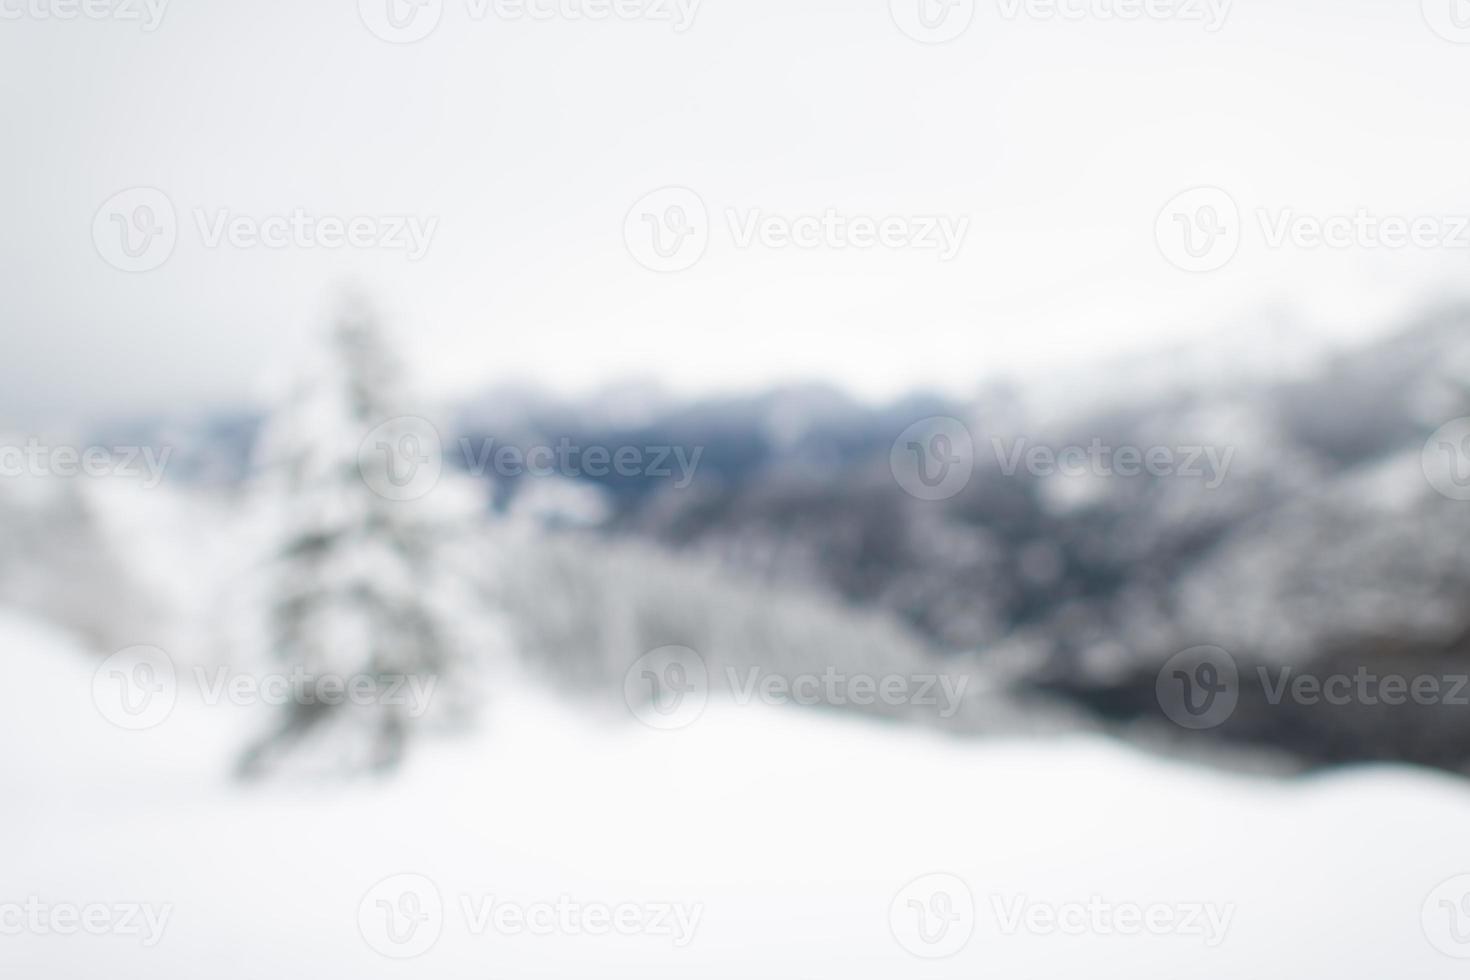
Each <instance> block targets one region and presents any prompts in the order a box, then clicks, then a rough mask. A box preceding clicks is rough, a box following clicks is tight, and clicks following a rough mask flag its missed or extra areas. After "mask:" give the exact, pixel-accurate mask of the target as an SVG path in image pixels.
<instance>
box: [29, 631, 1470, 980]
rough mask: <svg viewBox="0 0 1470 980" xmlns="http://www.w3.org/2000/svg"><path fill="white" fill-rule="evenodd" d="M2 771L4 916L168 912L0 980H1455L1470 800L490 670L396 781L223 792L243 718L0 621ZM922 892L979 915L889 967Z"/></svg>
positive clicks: (1393, 779)
mask: <svg viewBox="0 0 1470 980" xmlns="http://www.w3.org/2000/svg"><path fill="white" fill-rule="evenodd" d="M0 637H3V645H4V647H5V648H6V651H7V652H6V655H5V656H6V663H7V666H8V670H7V672H6V676H7V683H6V684H5V685H4V687H3V688H0V704H3V710H0V718H3V725H4V730H5V733H6V735H7V738H6V744H7V746H8V749H9V750H8V751H7V752H5V753H4V754H3V756H0V781H3V785H4V787H5V790H6V796H5V798H6V801H7V802H6V804H5V805H4V806H0V840H3V841H4V842H5V847H4V854H5V858H4V862H3V874H0V906H3V905H4V903H22V902H25V901H26V900H27V899H28V898H29V897H30V896H38V897H39V898H40V899H42V900H43V901H47V902H52V903H59V902H73V903H77V904H87V903H91V902H103V903H123V902H141V903H153V904H155V905H169V906H171V907H172V914H171V917H170V919H169V920H168V923H167V927H166V931H165V933H164V935H163V938H162V940H161V941H160V942H158V943H157V944H156V945H154V946H152V947H146V946H145V945H144V944H143V942H142V941H141V940H140V939H139V938H136V937H128V936H117V935H112V936H88V935H74V936H59V935H43V936H36V935H28V934H22V935H18V936H17V935H0V976H4V977H17V978H32V977H34V978H43V977H44V978H57V980H70V978H76V980H83V978H94V977H108V978H111V980H145V978H147V980H173V978H180V980H182V978H198V977H208V978H211V980H234V978H274V980H287V978H303V980H304V978H322V977H351V978H375V977H420V976H422V977H436V978H475V980H491V978H518V977H629V978H633V977H637V978H643V980H646V978H651V977H671V978H672V977H679V978H693V977H732V978H733V977H740V978H749V977H753V976H761V977H767V978H785V977H792V978H797V977H801V978H817V977H834V978H836V977H841V978H858V977H885V978H887V977H936V978H938V977H965V978H972V980H978V978H1000V977H1005V978H1028V977H1035V978H1055V977H1065V976H1079V977H1084V976H1085V977H1128V978H1143V977H1158V978H1184V977H1189V978H1215V977H1219V978H1239V977H1251V978H1255V980H1269V978H1276V977H1280V978H1301V977H1308V976H1322V977H1333V978H1336V980H1352V978H1364V980H1368V978H1372V980H1378V978H1383V977H1398V976H1402V977H1415V978H1425V980H1432V978H1436V977H1460V976H1463V975H1464V970H1465V964H1464V962H1463V961H1459V960H1456V959H1452V958H1450V957H1449V956H1446V955H1445V954H1443V953H1441V952H1439V951H1438V950H1436V949H1435V948H1434V947H1433V946H1432V945H1431V944H1430V942H1429V941H1428V940H1427V939H1426V938H1425V935H1424V932H1423V929H1422V927H1421V907H1422V906H1423V905H1424V903H1425V901H1426V898H1427V897H1428V896H1429V894H1430V892H1431V891H1432V890H1433V889H1435V887H1436V886H1437V885H1439V884H1440V883H1441V882H1443V881H1444V880H1446V879H1448V878H1451V877H1453V876H1454V875H1457V874H1461V873H1465V872H1470V838H1467V836H1466V834H1465V832H1464V830H1465V827H1466V826H1470V790H1467V789H1466V788H1465V787H1464V786H1463V785H1462V784H1461V783H1459V782H1458V781H1456V780H1454V779H1451V778H1448V777H1442V776H1436V775H1430V774H1425V773H1418V772H1412V771H1408V770H1401V769H1390V768H1382V769H1373V770H1362V771H1358V772H1355V773H1351V774H1346V775H1340V776H1334V777H1330V778H1319V779H1313V780H1307V781H1298V782H1275V781H1269V780H1265V779H1256V778H1244V777H1240V776H1231V775H1223V774H1219V773H1215V772H1211V771H1208V770H1204V769H1196V768H1189V767H1186V766H1184V765H1181V764H1176V763H1172V762H1163V761H1160V760H1157V759H1154V758H1152V757H1149V756H1145V755H1141V754H1138V753H1136V752H1135V751H1134V750H1131V749H1128V748H1125V747H1123V746H1120V745H1117V744H1114V743H1111V742H1109V741H1106V740H1101V739H1093V738H1058V739H1052V740H999V739H987V740H957V739H947V738H945V737H943V736H940V735H936V734H933V733H928V732H924V731H920V730H916V729H913V728H907V727H903V726H898V725H892V724H883V723H879V722H873V721H867V720H863V719H854V718H841V717H834V716H831V715H828V714H824V713H821V712H813V711H806V710H801V709H795V708H792V709H784V710H783V709H779V708H772V707H759V708H757V707H747V706H737V705H735V704H720V703H711V705H710V706H709V708H708V709H707V710H706V711H705V713H704V715H703V716H702V717H700V718H699V720H698V721H696V722H695V723H694V724H692V725H691V726H689V727H688V728H686V729H683V730H680V731H676V732H666V731H656V730H653V729H651V728H646V727H644V726H642V725H641V724H640V723H639V722H637V721H636V720H634V719H633V718H631V717H618V716H613V715H609V714H607V713H605V712H594V711H591V710H590V709H587V708H585V707H584V706H583V705H581V704H580V703H579V702H576V701H573V700H566V699H561V698H558V697H556V696H554V695H553V694H551V693H550V692H548V691H546V690H544V689H542V688H539V687H538V686H537V685H536V684H534V683H532V682H530V681H527V680H524V679H520V678H517V677H515V676H511V675H507V676H505V677H503V678H502V680H501V682H500V685H499V688H498V690H497V691H496V692H495V694H494V697H493V701H492V702H491V704H490V705H489V706H488V709H487V710H486V712H485V719H484V722H483V725H482V727H481V728H480V729H479V730H478V731H477V732H475V733H473V734H470V735H466V736H462V737H459V738H448V737H445V738H436V739H433V740H423V741H420V742H419V743H417V744H416V745H415V747H414V751H413V753H412V755H411V757H410V761H409V763H408V765H407V767H406V768H405V770H404V771H402V772H401V773H399V774H398V775H396V776H392V777H388V778H382V779H361V780H358V781H353V782H343V783H336V784H330V785H305V784H300V783H279V782H275V783H272V782H267V783H264V784H255V785H240V784H237V783H234V782H232V781H231V779H230V778H229V776H228V772H229V764H230V761H231V760H232V757H233V753H234V752H235V751H236V749H237V748H238V746H239V742H240V740H241V739H243V738H244V736H245V735H246V733H247V732H248V731H250V724H251V723H252V722H253V721H255V719H251V718H247V717H246V715H247V714H248V712H246V711H244V710H242V709H221V708H217V707H208V706H205V705H203V704H202V703H199V702H198V700H197V698H196V697H194V696H192V695H190V694H189V693H188V692H187V691H186V692H185V693H184V694H183V695H182V696H181V699H180V701H179V704H178V705H177V707H176V708H175V710H174V712H173V714H172V715H171V716H170V717H169V719H168V720H167V721H166V722H164V723H163V724H162V725H160V726H158V727H157V728H154V729H152V730H149V731H145V732H127V731H123V730H121V729H118V728H115V727H113V726H112V725H111V724H110V723H109V722H108V721H107V720H105V719H104V717H103V716H102V715H101V714H100V713H99V712H98V710H97V709H96V708H95V706H94V705H93V703H92V700H91V686H92V677H93V672H94V670H95V668H96V665H97V663H98V661H97V658H96V657H95V656H93V655H91V654H88V653H86V652H85V651H84V650H83V649H82V647H81V646H80V645H77V644H75V643H74V642H73V641H72V640H71V638H70V637H69V636H67V635H66V634H64V633H60V632H57V631H55V630H53V629H51V628H50V627H44V626H41V625H38V624H36V623H35V622H33V621H31V620H28V619H23V618H20V617H19V616H17V615H13V614H6V615H4V616H0ZM934 872H946V873H949V874H952V875H956V876H958V877H959V878H961V879H963V880H964V881H965V882H966V883H967V885H968V887H969V889H970V891H971V892H972V894H973V896H974V900H975V907H976V909H977V916H976V923H975V926H974V933H973V935H972V937H971V938H970V940H969V941H968V943H967V944H966V945H965V946H964V948H963V949H962V950H960V951H959V952H958V953H956V954H955V955H953V956H950V957H948V958H945V959H939V960H926V959H920V958H916V957H915V956H913V955H911V954H910V953H908V952H906V951H905V950H904V948H902V946H901V945H900V944H899V942H898V941H896V939H895V937H894V935H893V933H892V930H891V928H890V920H889V909H890V905H891V904H892V903H893V901H894V898H895V896H896V895H897V894H898V892H899V891H900V889H902V888H903V887H904V886H905V885H906V883H908V882H910V881H911V880H913V879H915V878H916V877H919V876H921V875H925V874H929V873H934ZM405 873H410V874H418V875H424V876H426V877H427V878H429V879H430V880H432V882H433V883H434V885H435V886H436V887H437V889H438V891H439V893H440V894H441V896H442V898H443V901H444V906H445V912H444V916H443V919H442V923H441V924H440V927H441V928H442V934H441V935H440V937H439V939H438V941H437V942H436V943H435V944H434V945H433V946H432V948H430V949H429V950H428V951H427V952H425V953H424V954H423V955H421V956H419V957H417V958H414V959H408V960H393V959H388V958H385V957H383V956H382V955H380V954H379V953H377V952H376V951H375V950H374V949H373V948H372V946H371V945H370V944H369V943H368V942H367V941H366V940H365V939H364V938H363V935H362V933H361V931H360V925H359V905H360V903H361V902H362V900H363V898H364V896H365V895H366V894H367V893H368V891H369V890H370V889H371V888H373V886H374V885H375V883H377V882H379V881H380V880H381V879H384V878H385V877H388V876H392V875H398V874H405ZM489 896H494V897H495V899H496V900H497V901H502V900H503V901H516V902H523V903H528V902H534V901H555V900H557V899H558V898H559V897H561V896H569V897H570V898H571V899H572V900H574V901H577V902H580V903H583V904H588V903H596V902H602V903H607V904H616V903H620V902H637V903H645V904H646V903H655V902H668V903H688V905H690V906H694V905H696V904H697V905H698V906H699V907H700V913H701V914H700V918H699V921H698V927H697V930H696V932H695V933H694V936H693V939H692V941H691V942H688V943H687V944H686V945H684V946H682V947H677V946H676V945H675V944H674V942H673V941H672V940H671V939H670V938H669V937H667V936H653V935H636V936H618V935H610V936H591V935H567V934H553V935H544V936H541V935H525V934H522V935H504V934H499V933H497V932H495V931H494V930H490V931H487V932H485V933H484V934H479V935H476V934H473V932H472V930H471V928H470V925H469V922H468V920H467V917H466V915H465V914H464V912H463V910H462V908H461V904H460V902H461V899H462V898H463V897H469V898H471V899H472V900H474V901H478V900H480V899H483V898H486V897H489ZM1022 897H1024V898H1025V899H1026V900H1027V901H1028V902H1037V903H1053V904H1056V903H1067V902H1086V901H1088V900H1089V899H1092V898H1099V899H1101V900H1103V901H1106V902H1113V903H1129V902H1131V903H1138V904H1142V905H1149V904H1154V903H1166V904H1168V903H1173V904H1178V903H1188V902H1197V903H1203V902H1208V903H1216V904H1217V905H1218V906H1220V907H1233V918H1232V919H1231V922H1230V927H1229V930H1228V932H1227V934H1226V935H1225V938H1224V941H1223V942H1220V943H1218V944H1217V945H1214V946H1208V945H1207V944H1206V943H1205V942H1204V940H1203V939H1201V938H1198V937H1192V936H1181V935H1169V936H1148V935H1141V936H1123V935H1116V934H1104V935H1097V934H1093V935H1078V936H1071V935H1056V934H1051V935H1046V934H1036V933H1027V932H1025V931H1021V932H1017V933H1014V934H1007V933H1006V932H1004V931H1003V930H1002V929H1001V927H1000V924H999V919H998V916H997V913H996V911H995V906H994V905H993V904H992V902H993V901H996V902H1000V903H1001V904H1002V906H1006V905H1008V904H1009V903H1014V902H1015V901H1016V900H1017V899H1019V898H1022Z"/></svg>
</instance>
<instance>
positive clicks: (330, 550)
mask: <svg viewBox="0 0 1470 980" xmlns="http://www.w3.org/2000/svg"><path fill="white" fill-rule="evenodd" d="M329 341H330V342H329V344H328V345H327V350H326V351H325V352H324V355H325V356H323V357H321V359H320V363H318V364H314V365H310V366H309V368H308V370H306V371H305V372H303V377H302V378H301V380H300V382H299V383H298V384H296V385H295V386H294V387H293V389H292V390H291V391H290V392H289V395H288V397H287V398H286V400H285V403H284V404H283V406H282V407H281V409H280V410H279V411H278V412H277V413H276V414H275V415H274V416H273V417H272V418H271V419H270V420H269V422H268V423H267V426H266V428H265V431H264V432H263V434H262V438H261V441H260V454H259V459H258V462H259V464H260V465H259V469H260V474H261V486H262V489H263V491H264V493H265V495H266V499H267V509H268V510H269V511H271V512H272V514H271V516H270V518H269V521H270V523H271V525H272V526H273V527H274V528H275V529H276V530H275V534H276V535H277V537H276V539H275V546H274V547H273V549H272V551H271V554H270V555H269V556H268V561H267V563H266V575H265V581H264V582H263V592H264V593H265V595H264V601H263V603H262V605H263V607H264V616H265V623H264V624H263V627H264V628H263V630H262V635H263V637H264V639H265V642H266V644H267V645H268V646H269V647H270V650H271V653H272V654H273V657H274V659H275V661H276V662H277V664H278V666H279V667H280V668H281V669H282V672H283V673H285V674H286V676H287V678H289V679H290V681H291V686H290V688H289V690H290V691H291V697H290V698H289V699H288V703H287V704H285V705H284V706H282V707H281V708H279V709H277V710H278V712H279V716H278V718H277V720H276V724H275V725H274V727H273V728H272V729H271V730H270V731H269V732H268V733H267V734H266V735H265V736H264V737H262V738H260V739H259V740H258V741H256V742H254V743H253V744H252V745H250V746H249V747H248V748H247V750H246V751H245V753H244V755H243V756H242V758H241V760H240V766H239V768H240V772H241V774H242V775H245V776H252V775H259V774H262V773H264V772H267V771H271V770H275V769H277V768H279V767H280V766H281V765H282V764H283V763H284V762H285V760H286V759H287V758H290V759H291V760H293V765H296V766H299V765H301V764H303V763H304V764H305V765H306V766H307V767H308V768H312V769H327V770H330V771H337V772H342V771H349V772H350V771H359V770H364V769H367V770H382V769H387V768H392V767H393V766H395V765H396V764H397V763H398V762H399V761H400V760H401V759H402V757H403V754H404V751H405V746H406V743H407V741H408V738H409V736H410V732H411V730H412V729H413V728H414V727H415V726H422V725H427V724H430V723H431V722H435V721H440V722H442V721H443V720H445V719H446V717H447V718H449V719H450V720H456V719H457V718H458V716H459V715H461V714H462V712H463V709H464V708H465V707H466V703H467V701H468V698H467V696H466V692H465V685H466V681H467V680H468V679H469V677H468V675H467V674H466V671H465V668H466V667H467V666H468V665H467V663H466V660H467V656H468V645H469V641H468V639H467V637H468V635H469V632H470V631H467V629H466V624H467V621H468V620H471V619H474V618H476V617H482V616H483V612H482V609H480V608H479V607H478V603H476V602H475V601H474V600H473V599H470V600H468V601H467V600H466V594H465V586H466V585H467V584H470V583H466V582H465V580H464V578H463V576H462V575H456V574H454V572H453V571H452V570H451V569H450V568H448V567H447V565H449V564H452V561H446V549H452V548H454V547H455V545H456V542H457V541H458V539H459V538H460V537H461V536H462V535H463V533H464V532H465V531H466V530H467V524H466V521H467V519H468V518H469V514H468V513H467V505H468V506H469V507H472V504H469V497H470V496H472V495H467V494H466V492H465V487H463V486H462V485H461V486H460V487H456V486H454V485H453V480H452V479H446V480H444V481H442V482H441V479H440V477H441V472H440V470H441V466H442V457H441V449H440V443H439V437H438V435H437V433H436V432H435V431H434V429H433V427H432V426H431V425H430V424H429V423H427V422H425V421H424V420H423V419H421V418H417V417H411V416H407V415H405V414H404V411H405V408H406V406H405V403H404V401H403V398H402V394H401V392H402V389H403V381H404V371H403V366H402V364H401V362H400V361H399V360H398V359H397V358H395V357H394V356H393V354H392V353H391V351H390V349H389V347H388V345H387V344H386V342H385V340H384V337H383V334H382V331H381V330H380V329H379V327H378V324H377V322H376V320H375V318H374V317H373V316H372V314H371V313H370V312H369V311H368V310H367V309H366V307H365V306H364V305H363V304H362V303H361V302H354V303H353V304H352V305H351V307H350V309H349V310H348V312H347V313H346V314H345V315H343V316H342V317H341V318H340V319H339V321H338V323H337V324H336V326H335V329H334V330H333V331H332V332H331V335H330V338H329ZM443 475H444V476H446V477H449V476H451V475H450V474H443ZM339 689H341V690H343V691H344V692H352V691H354V690H355V691H356V692H357V694H355V695H353V694H350V693H344V694H342V695H338V694H337V693H336V692H337V691H338V690H339ZM324 693H326V694H327V695H328V696H326V697H323V696H322V695H323V694H324ZM363 694H368V695H369V696H368V697H363V696H362V695H363Z"/></svg>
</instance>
